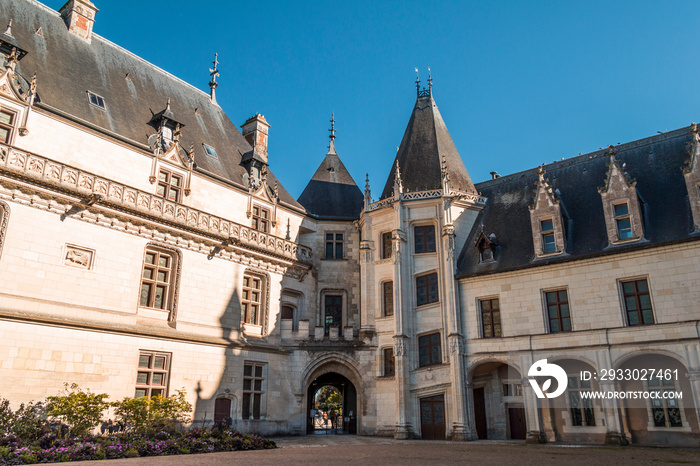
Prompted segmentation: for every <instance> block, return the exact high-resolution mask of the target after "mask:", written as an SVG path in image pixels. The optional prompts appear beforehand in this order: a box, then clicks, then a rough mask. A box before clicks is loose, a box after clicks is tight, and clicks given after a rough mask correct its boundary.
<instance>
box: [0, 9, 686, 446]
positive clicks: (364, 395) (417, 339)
mask: <svg viewBox="0 0 700 466" xmlns="http://www.w3.org/2000/svg"><path fill="white" fill-rule="evenodd" d="M0 3H1V4H2V8H1V9H0V21H2V22H3V23H2V24H9V25H8V27H7V30H6V31H5V32H4V33H3V34H0V53H2V57H3V60H2V69H1V70H0V277H1V279H0V381H1V382H0V387H1V389H2V396H3V397H6V398H8V399H10V400H11V401H12V402H13V403H20V402H25V401H28V400H31V399H43V398H44V397H46V396H49V395H53V394H55V393H56V392H58V391H59V389H60V388H61V387H62V386H63V383H64V382H76V383H78V384H79V385H81V386H83V387H86V388H90V389H91V390H93V391H97V392H105V393H108V394H109V395H110V397H111V399H113V400H114V399H120V398H122V397H126V396H152V395H158V394H161V395H167V394H170V393H174V391H175V390H178V389H180V388H184V389H185V390H186V392H187V395H188V398H189V399H190V401H192V403H193V405H194V407H195V408H194V412H193V413H192V414H193V419H194V422H195V423H198V424H200V425H211V423H213V422H215V421H219V420H221V419H223V418H226V417H231V418H232V419H233V423H234V424H235V426H236V428H237V429H240V430H243V431H250V432H258V433H262V434H305V433H308V432H310V431H311V430H313V427H312V425H311V424H310V420H309V414H310V410H311V409H312V408H313V406H314V395H315V393H316V391H317V390H318V389H319V388H320V387H322V386H325V385H332V386H334V387H336V388H337V389H338V390H340V391H341V392H342V394H343V400H344V401H343V404H344V406H343V416H344V418H345V419H344V421H343V429H344V430H345V432H347V433H358V434H363V435H386V436H394V437H396V438H411V437H419V438H421V437H422V438H452V439H456V440H470V439H476V438H487V439H506V438H512V439H517V438H522V439H527V440H529V441H533V442H542V441H566V442H594V443H603V442H607V443H618V444H620V443H627V442H632V443H645V444H686V445H696V446H697V445H698V434H699V433H700V427H699V425H698V418H699V417H700V416H699V411H698V400H700V310H699V309H698V305H697V303H698V302H700V291H698V287H697V284H698V283H699V282H700V250H699V248H698V244H699V243H698V242H697V240H698V239H699V238H700V235H699V234H698V231H700V230H699V229H700V162H698V156H700V136H699V131H698V129H697V127H696V126H695V125H692V126H690V127H687V128H681V129H679V130H676V131H672V132H668V133H664V134H660V135H656V136H653V137H650V138H647V139H643V140H639V141H635V142H632V143H628V144H623V145H618V146H615V147H609V148H608V149H606V150H601V151H598V152H594V153H591V154H586V155H582V156H579V157H575V158H572V159H569V160H563V161H561V162H556V163H553V164H550V165H544V166H541V167H538V168H536V169H532V170H528V171H525V172H521V173H516V174H512V175H508V176H503V177H498V176H497V175H495V174H494V177H493V179H492V180H487V181H484V182H481V183H477V184H474V183H473V182H472V180H471V178H470V177H469V174H468V173H467V169H466V167H465V165H464V162H463V161H462V158H461V157H460V155H459V153H458V151H457V148H456V147H455V145H454V143H453V142H452V139H451V137H450V134H449V132H448V130H447V127H446V125H445V122H444V121H443V119H442V117H441V115H440V112H439V111H438V108H437V105H436V103H435V99H434V98H433V92H432V81H430V80H429V82H428V88H427V89H425V88H420V85H419V83H417V96H416V101H415V105H414V108H413V111H412V113H411V115H410V118H409V121H408V125H407V128H406V132H405V135H404V138H403V140H402V141H401V145H400V147H399V150H398V153H397V154H396V158H395V160H394V161H393V164H392V170H391V173H390V175H389V178H388V180H387V181H386V184H385V186H384V189H383V190H382V192H381V195H380V196H379V199H378V200H376V201H375V200H374V199H373V198H372V194H371V191H370V186H369V181H366V184H365V187H364V193H363V192H362V191H361V190H360V188H358V186H357V184H356V183H355V181H354V180H353V178H352V177H351V175H350V174H349V173H348V171H347V169H346V168H345V166H344V165H343V163H342V161H341V159H340V156H339V155H338V153H337V152H336V149H335V135H334V132H333V131H332V132H331V138H330V144H329V150H328V154H327V155H326V157H325V159H324V160H323V162H322V163H321V165H320V166H319V168H318V170H317V171H316V173H315V174H314V176H313V178H312V179H311V180H310V181H309V184H308V185H307V187H306V188H305V190H304V191H303V193H302V194H301V196H300V197H299V199H297V200H295V199H294V198H292V197H291V196H290V194H289V193H288V192H287V191H286V190H285V189H284V187H283V186H282V184H281V181H282V180H279V179H278V178H277V177H276V176H275V174H274V173H272V171H271V170H270V169H269V161H270V159H271V158H274V157H282V156H283V154H268V150H267V139H268V135H269V132H268V130H269V128H270V125H269V124H268V122H267V121H266V119H265V117H264V116H262V115H260V114H256V115H254V116H252V117H251V118H249V119H248V120H247V121H245V123H244V124H243V125H242V127H241V130H240V131H239V129H238V128H237V127H236V126H235V125H234V124H233V123H232V122H231V120H230V119H229V117H228V116H227V115H226V114H225V113H224V112H223V110H222V109H221V108H220V107H219V106H218V104H217V103H216V98H215V90H216V86H217V83H216V77H217V73H218V72H217V70H216V61H215V63H214V68H213V70H212V81H211V82H210V92H208V93H206V92H202V91H201V90H199V89H197V88H195V87H193V86H191V85H190V84H188V83H185V82H183V81H181V80H180V79H178V78H176V77H175V76H172V75H170V74H168V73H166V72H165V71H163V70H161V69H159V68H157V67H155V66H153V65H152V64H150V63H147V62H146V61H144V60H143V59H141V58H139V57H137V56H135V55H133V54H131V53H130V52H128V51H126V50H124V49H122V48H120V47H119V46H117V45H115V44H113V43H111V42H109V41H108V40H106V39H104V38H102V37H100V36H98V35H96V34H94V33H93V32H92V30H93V24H94V22H95V14H96V13H97V8H96V7H95V5H93V4H92V3H91V2H90V1H89V0H70V1H68V3H66V5H65V6H64V7H63V8H61V10H60V11H59V12H56V11H53V10H51V9H49V8H47V7H45V6H43V5H41V4H40V3H37V2H35V1H33V0H0ZM388 163H391V161H389V160H387V164H388ZM544 359H546V360H547V361H549V364H556V365H557V366H558V367H560V368H561V370H562V371H563V373H565V374H566V376H567V377H566V378H565V380H566V382H565V383H564V384H561V382H559V384H558V385H557V387H559V386H560V385H561V388H562V389H563V388H564V386H566V390H565V392H564V393H563V394H562V395H561V396H558V397H554V398H547V397H544V398H539V397H538V396H537V392H536V384H535V381H539V380H540V379H537V378H536V377H537V374H536V373H532V371H533V370H534V369H535V368H539V367H542V365H541V360H544ZM545 362H546V361H545ZM651 369H654V370H662V371H664V372H663V374H664V375H669V374H672V376H670V377H666V376H664V377H662V378H654V377H641V376H640V374H641V373H642V372H645V373H646V372H648V371H649V370H651ZM584 374H589V375H590V377H588V378H587V377H586V376H584ZM625 374H631V375H630V376H625ZM546 385H547V383H545V384H544V385H542V387H545V388H546ZM557 390H558V388H557ZM590 391H602V392H620V391H621V392H645V393H654V394H664V393H666V392H670V391H679V392H681V393H682V398H681V399H674V398H663V397H659V398H653V399H652V398H646V399H641V400H638V399H620V398H611V399H608V398H605V399H594V400H591V399H587V398H585V396H584V392H590Z"/></svg>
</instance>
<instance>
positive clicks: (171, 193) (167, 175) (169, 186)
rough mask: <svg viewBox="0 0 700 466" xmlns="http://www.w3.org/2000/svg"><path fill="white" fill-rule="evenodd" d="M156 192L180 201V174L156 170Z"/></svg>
mask: <svg viewBox="0 0 700 466" xmlns="http://www.w3.org/2000/svg"><path fill="white" fill-rule="evenodd" d="M156 193H157V194H158V195H159V196H161V197H164V198H166V199H167V200H169V201H173V202H180V199H182V176H180V175H177V174H175V173H172V172H170V171H168V170H162V169H161V170H160V171H159V172H158V186H157V188H156Z"/></svg>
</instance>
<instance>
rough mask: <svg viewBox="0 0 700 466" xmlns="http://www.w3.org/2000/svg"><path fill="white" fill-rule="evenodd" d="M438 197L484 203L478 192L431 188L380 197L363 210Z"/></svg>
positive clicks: (484, 199) (371, 210)
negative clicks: (385, 197)
mask: <svg viewBox="0 0 700 466" xmlns="http://www.w3.org/2000/svg"><path fill="white" fill-rule="evenodd" d="M440 197H449V198H452V199H453V200H465V201H468V202H471V203H474V204H477V205H482V206H483V205H485V204H486V198H485V197H483V196H479V195H478V194H472V193H463V192H456V191H450V192H449V193H444V192H443V190H442V189H433V190H430V191H417V192H413V193H400V194H399V196H398V199H395V198H393V197H392V198H387V199H382V200H380V201H377V202H374V203H372V204H369V206H368V207H367V208H366V209H365V212H373V211H375V210H379V209H381V208H383V207H387V206H390V205H391V204H393V203H394V202H397V201H414V200H420V199H437V198H440Z"/></svg>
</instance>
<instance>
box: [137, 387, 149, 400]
mask: <svg viewBox="0 0 700 466" xmlns="http://www.w3.org/2000/svg"><path fill="white" fill-rule="evenodd" d="M146 392H147V391H146V389H145V388H137V389H136V392H135V393H134V397H136V398H143V397H144V396H146Z"/></svg>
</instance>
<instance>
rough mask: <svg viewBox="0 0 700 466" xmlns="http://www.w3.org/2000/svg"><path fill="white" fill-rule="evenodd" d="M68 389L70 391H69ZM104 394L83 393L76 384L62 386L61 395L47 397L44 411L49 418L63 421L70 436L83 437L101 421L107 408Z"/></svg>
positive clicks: (87, 391)
mask: <svg viewBox="0 0 700 466" xmlns="http://www.w3.org/2000/svg"><path fill="white" fill-rule="evenodd" d="M69 388H70V390H69ZM107 398H109V395H107V394H106V393H99V394H98V393H92V392H91V391H90V390H86V391H83V390H82V389H81V388H80V387H79V386H78V384H75V383H74V384H71V385H70V387H69V386H68V384H67V383H65V384H64V389H63V393H62V394H60V395H56V396H50V397H48V398H47V399H46V400H47V403H46V410H47V411H48V414H49V416H52V417H55V418H58V419H61V420H63V421H64V422H65V423H66V424H68V425H69V426H70V433H71V434H72V435H78V436H80V435H85V434H87V433H88V432H89V431H90V430H92V429H94V428H95V427H96V426H97V425H98V424H99V423H100V420H101V419H102V413H103V412H104V411H105V410H106V409H107V408H108V407H109V403H108V402H107V401H105V400H106V399H107Z"/></svg>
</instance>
